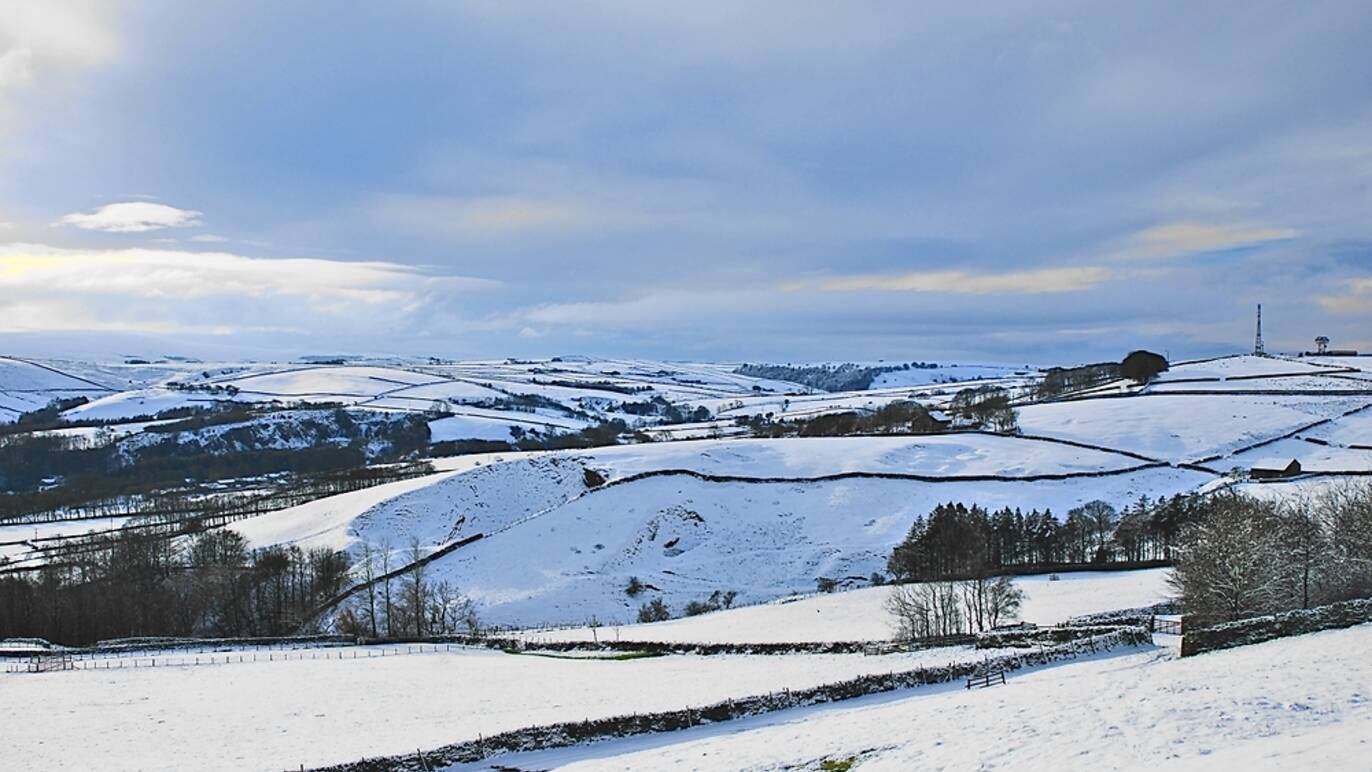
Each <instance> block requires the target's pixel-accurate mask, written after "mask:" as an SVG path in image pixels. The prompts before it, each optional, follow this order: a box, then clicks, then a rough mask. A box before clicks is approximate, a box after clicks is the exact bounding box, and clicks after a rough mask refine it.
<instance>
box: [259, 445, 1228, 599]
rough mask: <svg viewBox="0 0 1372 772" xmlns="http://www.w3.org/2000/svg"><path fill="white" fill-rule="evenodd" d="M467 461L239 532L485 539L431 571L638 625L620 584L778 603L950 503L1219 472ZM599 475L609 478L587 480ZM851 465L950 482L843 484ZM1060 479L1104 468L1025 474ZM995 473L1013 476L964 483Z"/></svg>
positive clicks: (776, 457)
mask: <svg viewBox="0 0 1372 772" xmlns="http://www.w3.org/2000/svg"><path fill="white" fill-rule="evenodd" d="M469 458H470V457H469ZM470 463H471V464H472V466H471V467H469V468H468V471H465V472H463V473H461V474H455V475H445V476H438V477H433V478H426V480H427V481H426V482H422V483H420V482H415V483H414V484H413V487H412V488H411V487H408V485H407V487H406V488H404V490H403V491H402V492H400V493H399V494H398V495H395V496H392V497H386V498H380V497H377V498H373V497H372V496H356V497H355V498H350V499H345V498H344V497H335V498H336V499H337V500H336V501H331V500H325V501H324V502H315V503H312V504H307V505H304V506H303V507H297V508H294V509H291V510H284V511H281V512H275V513H271V514H268V515H264V516H262V517H258V518H253V519H251V520H245V521H242V522H240V523H238V524H235V525H234V526H232V527H233V528H234V529H235V530H238V531H239V532H240V533H243V534H244V535H246V536H248V537H249V539H250V541H251V542H252V543H253V544H254V545H256V546H266V545H268V544H277V543H292V544H298V545H300V546H302V547H314V546H328V547H331V548H334V549H345V548H346V549H353V550H356V549H358V547H359V545H360V544H361V543H363V542H367V543H370V544H372V545H374V546H375V545H380V544H382V543H386V544H389V545H390V547H391V549H392V550H395V551H403V550H404V549H405V548H406V546H407V545H408V544H409V542H410V540H411V539H412V538H413V539H417V540H418V541H419V543H420V546H421V549H422V550H423V551H424V552H429V551H433V550H435V549H438V548H440V547H442V546H444V545H448V544H451V543H453V542H455V541H458V540H461V539H464V538H467V537H470V536H474V535H476V534H481V535H483V536H484V538H482V539H481V540H480V541H478V542H476V543H473V544H470V545H467V546H465V547H462V548H460V549H458V550H456V551H455V552H452V553H451V554H448V555H446V556H443V557H442V558H440V559H439V560H437V561H436V562H435V563H433V564H431V567H430V571H431V573H432V575H433V576H434V578H435V580H438V579H448V580H451V581H452V582H454V584H455V585H456V586H458V587H460V588H462V591H463V592H464V593H467V594H468V595H470V596H471V597H472V598H473V600H475V601H476V602H477V603H478V605H479V606H480V607H481V609H482V614H483V616H484V617H485V618H486V619H487V621H489V622H491V623H496V624H517V625H535V624H544V623H558V624H567V623H580V622H583V621H585V620H586V619H587V618H588V617H589V616H592V615H595V616H598V617H599V618H600V619H601V620H602V621H605V622H624V621H627V620H629V619H631V618H633V616H634V614H635V613H636V610H637V607H638V604H639V603H641V602H642V599H638V600H633V599H630V598H629V597H627V596H626V595H625V594H624V592H623V588H624V586H625V585H626V584H627V582H628V579H629V577H631V576H638V577H639V578H640V579H641V580H642V581H644V582H647V583H648V584H650V585H652V586H653V587H655V588H658V592H657V593H656V594H660V595H661V596H662V597H663V598H664V599H665V600H666V601H667V602H668V603H669V604H670V605H671V606H672V607H673V608H674V609H676V610H677V611H678V612H679V611H680V608H681V607H682V606H683V605H684V604H685V603H686V602H688V601H691V600H701V599H703V598H705V597H706V596H708V595H709V594H710V593H711V592H713V591H715V590H719V591H721V592H723V591H729V590H735V591H737V592H738V593H739V598H738V599H739V601H740V602H743V603H748V602H758V601H765V600H770V599H773V598H777V597H781V596H784V595H790V594H795V593H803V592H810V591H813V589H814V588H815V585H816V580H817V579H818V578H819V577H829V578H835V579H839V580H845V581H846V580H850V579H851V580H853V581H856V580H861V581H863V582H865V580H866V578H867V577H869V576H870V575H871V574H872V573H873V572H879V571H885V561H886V557H887V556H888V555H889V553H890V550H891V548H892V547H893V546H894V545H895V544H896V543H897V542H899V541H900V539H901V538H903V537H904V535H905V533H906V531H907V530H908V529H909V527H910V524H911V523H913V522H914V520H915V518H916V517H919V516H922V515H925V514H927V513H928V512H929V511H930V510H931V509H932V508H933V507H934V506H935V505H936V504H939V503H942V502H946V501H962V502H966V503H969V504H981V505H983V506H986V507H990V508H999V507H1002V506H1009V507H1018V508H1020V509H1023V510H1026V511H1027V510H1030V509H1041V510H1042V509H1051V510H1052V511H1054V512H1058V513H1063V512H1065V511H1067V510H1068V509H1070V508H1071V507H1073V506H1077V505H1080V504H1082V503H1085V502H1086V501H1090V500H1093V499H1097V498H1099V499H1105V500H1107V501H1114V502H1126V501H1133V500H1135V499H1137V498H1138V497H1139V496H1140V495H1142V494H1147V495H1149V496H1150V497H1156V496H1159V495H1171V494H1173V493H1179V492H1184V491H1189V490H1194V489H1196V488H1198V487H1200V486H1202V485H1204V484H1206V483H1208V482H1210V481H1211V479H1212V476H1210V475H1206V474H1204V473H1200V472H1194V471H1189V470H1182V469H1174V468H1167V467H1160V468H1150V469H1144V470H1138V471H1124V472H1118V470H1127V469H1132V468H1134V467H1136V466H1138V463H1139V462H1138V461H1137V460H1135V459H1130V458H1127V457H1122V456H1117V455H1114V454H1109V453H1101V452H1097V451H1091V450H1085V449H1080V448H1075V447H1070V446H1065V445H1060V444H1057V443H1045V442H1039V441H1034V440H1024V439H1019V438H1013V437H999V436H988V435H976V434H959V435H942V436H931V437H866V438H790V439H779V440H711V441H695V442H680V443H670V444H648V445H634V446H619V447H613V448H602V449H595V450H587V451H574V452H560V453H535V454H506V455H503V456H497V457H492V458H488V459H485V460H484V461H483V460H481V459H474V460H472V461H471V462H470ZM476 464H480V466H475V465H476ZM587 469H593V470H595V471H596V472H597V473H598V474H600V475H602V476H603V477H605V478H606V479H608V480H610V481H611V482H612V484H610V485H606V486H603V487H600V488H594V487H592V486H589V485H588V483H587V481H586V470H587ZM678 470H689V471H691V472H695V473H699V474H706V475H712V476H716V477H722V478H726V479H725V480H718V479H702V478H700V477H697V476H694V475H692V474H682V473H680V471H678ZM844 473H875V474H883V475H894V476H898V475H925V476H929V477H931V478H934V479H939V478H942V481H926V480H919V479H905V478H901V477H896V478H895V479H888V478H872V477H846V478H845V477H840V478H837V479H834V478H833V476H834V475H840V474H844ZM1063 473H1068V474H1086V475H1097V474H1101V473H1106V474H1103V476H1086V477H1078V478H1071V479H1065V480H1042V479H1037V480H1034V479H1014V478H1016V477H1031V476H1034V475H1044V474H1063ZM988 474H1001V475H1006V476H1008V477H1010V478H1011V479H1008V480H1005V481H988V480H982V479H974V480H967V479H963V480H959V479H958V478H960V477H967V476H984V475H988ZM644 475H647V476H644ZM824 478H830V479H824ZM350 495H352V494H350ZM378 496H379V494H378ZM398 558H399V556H397V560H396V561H393V564H394V565H399V564H400V563H399V562H398Z"/></svg>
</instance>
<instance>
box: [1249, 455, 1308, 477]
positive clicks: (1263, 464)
mask: <svg viewBox="0 0 1372 772" xmlns="http://www.w3.org/2000/svg"><path fill="white" fill-rule="evenodd" d="M1300 473H1301V462H1300V461H1297V460H1296V459H1294V458H1293V459H1291V460H1290V462H1289V463H1288V462H1283V461H1282V460H1281V459H1275V458H1273V459H1264V460H1262V461H1259V462H1258V463H1256V464H1254V465H1253V467H1252V468H1251V469H1249V470H1248V477H1249V479H1252V480H1283V479H1286V478H1289V477H1295V476H1296V475H1299V474H1300Z"/></svg>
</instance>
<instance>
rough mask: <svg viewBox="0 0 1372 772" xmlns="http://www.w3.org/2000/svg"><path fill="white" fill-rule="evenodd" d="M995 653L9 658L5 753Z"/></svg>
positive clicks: (307, 760)
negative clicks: (86, 661) (134, 664)
mask: <svg viewBox="0 0 1372 772" xmlns="http://www.w3.org/2000/svg"><path fill="white" fill-rule="evenodd" d="M369 651H370V653H372V654H377V653H378V652H377V651H376V650H368V649H364V650H362V651H360V652H357V653H359V654H361V655H362V656H363V657H366V655H367V653H368V652H369ZM392 651H395V650H394V649H393V650H392ZM399 651H401V652H404V651H405V649H404V647H401V648H400V649H399ZM346 653H353V652H352V651H351V650H348V651H347V652H346ZM986 653H987V652H985V651H979V650H975V649H971V648H957V649H936V650H931V651H927V652H918V653H915V654H897V655H888V656H879V657H864V656H862V655H846V656H836V655H827V656H826V655H815V656H805V655H801V656H786V657H768V656H723V657H695V656H670V657H659V658H653V659H637V660H630V661H619V662H616V661H600V660H589V659H576V660H571V659H553V658H547V657H538V656H511V655H507V654H503V653H500V652H491V651H472V650H466V651H464V650H454V651H453V652H451V653H449V652H439V653H435V654H413V655H408V654H402V655H399V656H388V657H378V656H373V657H371V658H362V659H337V658H335V659H327V658H320V659H305V660H303V661H286V662H283V661H275V662H256V663H254V662H246V663H243V664H238V663H233V664H219V665H205V666H200V667H195V666H189V667H175V666H171V667H168V666H166V662H165V660H164V661H163V662H162V663H159V666H158V667H156V668H153V667H147V664H148V661H147V659H146V658H145V659H144V660H143V665H144V667H141V668H137V669H133V668H127V669H120V670H109V671H104V670H101V671H98V672H91V671H79V670H78V671H72V672H60V673H48V674H43V675H29V674H17V675H6V674H3V673H0V726H3V727H5V741H4V742H3V743H0V768H4V769H8V770H18V769H41V770H83V771H84V770H95V769H99V770H189V769H233V770H273V771H274V770H281V769H288V768H289V769H294V768H299V767H300V766H301V765H303V766H305V767H315V766H321V765H324V764H332V763H342V762H347V761H356V760H358V759H361V758H362V757H363V756H379V755H385V754H401V753H413V752H414V750H415V749H416V748H433V747H436V746H440V745H444V744H446V743H450V742H455V741H460V740H468V739H476V738H477V737H478V736H480V735H491V734H494V733H497V732H502V731H506V730H511V729H519V728H522V727H526V726H531V725H538V724H549V723H556V722H560V721H580V720H583V719H587V718H601V717H608V716H617V715H623V714H625V713H630V712H649V711H662V710H676V709H680V708H683V707H686V706H690V705H705V704H710V703H714V702H718V701H722V700H724V699H726V698H729V697H741V696H748V695H753V694H759V693H761V694H766V693H768V692H772V691H781V690H782V689H787V688H789V689H798V688H804V687H808V686H816V685H819V684H823V683H828V682H832V681H839V680H844V679H848V678H853V677H855V676H858V675H862V674H868V673H886V672H889V671H891V670H899V669H909V668H915V667H920V666H923V665H933V664H940V665H942V664H947V663H949V662H953V661H967V660H977V659H981V658H982V657H983V656H985V655H986ZM323 654H325V655H326V656H334V657H337V656H338V652H337V651H329V650H325V651H324V652H323ZM297 656H299V653H297ZM306 656H308V653H306ZM280 657H281V655H280V654H278V655H277V659H278V660H279V659H280Z"/></svg>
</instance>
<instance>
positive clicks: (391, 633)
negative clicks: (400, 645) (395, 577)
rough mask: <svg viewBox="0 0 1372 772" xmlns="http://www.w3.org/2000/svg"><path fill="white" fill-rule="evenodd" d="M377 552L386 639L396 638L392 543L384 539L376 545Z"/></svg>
mask: <svg viewBox="0 0 1372 772" xmlns="http://www.w3.org/2000/svg"><path fill="white" fill-rule="evenodd" d="M376 552H377V555H378V556H379V557H378V560H379V561H380V563H381V600H382V604H383V605H384V607H385V610H386V637H387V638H394V637H395V629H394V619H395V606H394V605H393V604H392V603H391V542H390V541H389V540H387V539H382V540H381V541H380V543H378V544H377V545H376Z"/></svg>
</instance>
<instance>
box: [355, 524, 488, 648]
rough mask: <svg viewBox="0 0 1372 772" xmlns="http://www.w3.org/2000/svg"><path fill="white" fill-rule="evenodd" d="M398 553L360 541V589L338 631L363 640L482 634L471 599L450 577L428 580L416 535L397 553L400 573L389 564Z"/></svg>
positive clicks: (379, 545)
mask: <svg viewBox="0 0 1372 772" xmlns="http://www.w3.org/2000/svg"><path fill="white" fill-rule="evenodd" d="M396 557H397V556H396V553H395V551H394V550H392V549H391V545H390V544H389V543H387V542H381V543H379V544H371V543H364V544H363V545H362V552H361V555H360V556H359V558H358V563H357V571H356V574H357V576H358V578H359V579H360V580H361V584H362V587H361V589H359V590H358V591H357V592H354V593H353V595H352V596H351V597H350V598H349V599H348V601H347V602H346V603H344V604H343V606H342V607H341V609H340V611H339V617H338V630H339V632H342V633H345V634H348V635H356V636H358V637H361V638H404V637H413V638H423V637H425V636H430V635H454V634H463V635H478V634H480V632H481V627H480V622H479V620H478V618H477V615H476V609H475V606H474V605H473V604H472V602H471V600H470V599H469V598H467V597H466V596H464V595H462V594H461V593H459V592H458V591H457V589H456V588H454V587H453V585H452V584H451V583H449V582H448V581H446V580H443V581H438V582H434V581H432V580H431V579H430V577H429V572H428V568H427V563H426V561H425V560H424V558H425V553H424V550H423V548H422V547H421V545H420V543H419V540H418V539H413V538H412V539H411V540H410V543H409V547H408V548H407V549H406V550H405V551H404V553H403V555H402V556H401V557H403V559H404V565H405V570H404V571H397V570H396V566H394V565H393V563H394V562H395V559H396Z"/></svg>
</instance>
